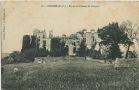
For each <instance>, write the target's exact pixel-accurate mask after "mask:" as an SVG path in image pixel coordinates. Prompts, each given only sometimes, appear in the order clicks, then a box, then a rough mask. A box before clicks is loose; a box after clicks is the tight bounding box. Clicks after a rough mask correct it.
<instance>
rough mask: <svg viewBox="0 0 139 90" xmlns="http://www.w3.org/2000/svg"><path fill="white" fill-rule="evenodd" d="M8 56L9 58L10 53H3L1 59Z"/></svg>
mask: <svg viewBox="0 0 139 90" xmlns="http://www.w3.org/2000/svg"><path fill="white" fill-rule="evenodd" d="M7 56H9V53H2V54H1V57H2V58H4V57H7Z"/></svg>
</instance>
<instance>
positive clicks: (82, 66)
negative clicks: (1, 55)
mask: <svg viewBox="0 0 139 90" xmlns="http://www.w3.org/2000/svg"><path fill="white" fill-rule="evenodd" d="M3 67H4V73H3V74H2V82H1V84H2V88H3V89H5V90H138V89H139V87H138V85H139V69H138V68H122V69H118V70H116V69H114V68H113V67H112V65H111V64H105V63H101V62H96V61H85V60H71V61H70V60H67V61H63V60H59V61H56V62H47V63H46V64H37V63H20V64H8V65H4V66H3ZM14 67H17V68H18V69H19V71H18V72H16V73H14V72H13V68H14Z"/></svg>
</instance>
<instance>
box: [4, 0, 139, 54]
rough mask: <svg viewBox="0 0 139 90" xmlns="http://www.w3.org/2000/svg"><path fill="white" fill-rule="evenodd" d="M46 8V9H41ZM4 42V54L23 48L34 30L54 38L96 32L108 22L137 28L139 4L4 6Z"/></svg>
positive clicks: (16, 4)
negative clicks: (24, 39) (129, 23)
mask: <svg viewBox="0 0 139 90" xmlns="http://www.w3.org/2000/svg"><path fill="white" fill-rule="evenodd" d="M42 5H43V7H41V6H42ZM47 5H94V6H99V7H47ZM3 7H4V8H5V40H3V41H2V45H3V47H2V51H3V52H4V53H9V52H12V51H15V50H18V51H20V50H21V48H22V38H23V35H26V34H32V31H33V30H34V29H40V30H44V29H45V30H46V31H47V32H48V31H49V30H53V33H54V35H62V34H63V33H65V34H68V35H69V34H71V33H75V32H77V31H79V30H82V29H87V30H88V31H89V30H90V29H95V30H97V28H98V27H100V28H101V27H103V26H105V25H107V24H108V23H109V22H119V23H121V22H122V21H125V20H130V21H132V22H133V23H135V24H137V25H138V22H139V12H138V9H139V2H88V3H85V2H62V3H59V2H5V3H3Z"/></svg>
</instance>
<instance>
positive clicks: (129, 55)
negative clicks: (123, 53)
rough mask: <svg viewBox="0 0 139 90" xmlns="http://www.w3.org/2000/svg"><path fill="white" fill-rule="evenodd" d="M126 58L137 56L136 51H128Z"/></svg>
mask: <svg viewBox="0 0 139 90" xmlns="http://www.w3.org/2000/svg"><path fill="white" fill-rule="evenodd" d="M128 58H137V53H136V52H135V51H129V52H128Z"/></svg>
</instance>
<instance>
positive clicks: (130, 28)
mask: <svg viewBox="0 0 139 90" xmlns="http://www.w3.org/2000/svg"><path fill="white" fill-rule="evenodd" d="M120 29H121V30H123V31H124V32H125V33H126V35H127V37H128V38H129V41H128V42H127V44H125V45H126V46H127V51H126V55H125V58H127V57H128V53H129V49H130V47H131V46H132V45H133V44H134V42H133V40H137V41H138V39H137V27H136V25H134V24H132V22H130V21H124V22H123V23H122V24H121V25H120Z"/></svg>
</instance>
